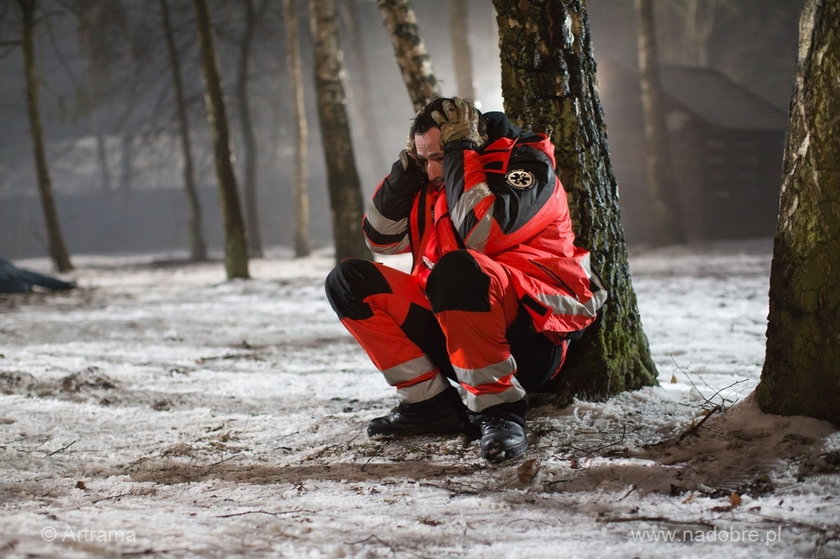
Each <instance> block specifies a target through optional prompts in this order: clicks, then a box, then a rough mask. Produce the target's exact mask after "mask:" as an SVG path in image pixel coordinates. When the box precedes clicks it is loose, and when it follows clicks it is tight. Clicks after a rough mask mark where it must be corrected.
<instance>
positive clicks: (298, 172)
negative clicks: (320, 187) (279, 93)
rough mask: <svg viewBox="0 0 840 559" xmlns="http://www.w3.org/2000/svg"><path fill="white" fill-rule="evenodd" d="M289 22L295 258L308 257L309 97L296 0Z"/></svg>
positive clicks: (289, 5) (287, 0)
mask: <svg viewBox="0 0 840 559" xmlns="http://www.w3.org/2000/svg"><path fill="white" fill-rule="evenodd" d="M283 14H284V19H285V24H286V66H287V68H288V72H289V83H290V85H291V87H292V99H293V100H294V110H293V113H294V121H295V125H294V129H295V135H294V141H295V182H294V184H293V185H292V191H293V204H294V206H293V210H292V211H293V214H294V245H295V257H297V258H303V257H304V256H309V254H310V252H311V250H310V247H309V174H308V168H307V166H308V162H309V150H308V143H309V133H308V131H307V125H306V102H305V101H306V99H305V97H304V91H303V70H302V63H301V58H300V34H299V33H298V20H297V10H296V7H295V1H294V0H283Z"/></svg>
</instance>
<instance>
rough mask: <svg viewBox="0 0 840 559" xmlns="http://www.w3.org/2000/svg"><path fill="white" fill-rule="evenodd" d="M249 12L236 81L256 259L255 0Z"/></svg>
mask: <svg viewBox="0 0 840 559" xmlns="http://www.w3.org/2000/svg"><path fill="white" fill-rule="evenodd" d="M241 3H242V7H243V9H244V11H245V21H244V23H243V31H242V39H241V40H240V42H239V71H238V76H237V80H236V90H237V100H238V107H239V122H240V123H241V126H242V143H243V148H244V150H243V151H244V154H243V158H242V159H243V165H244V169H243V171H244V173H243V177H244V179H245V180H244V181H243V185H242V193H243V194H244V198H245V223H246V226H247V229H248V248H249V249H250V254H251V256H253V257H257V258H259V257H261V256H262V255H263V249H262V236H261V235H260V218H259V209H258V207H259V204H258V202H257V140H256V138H255V135H254V125H253V123H252V121H251V107H250V100H249V98H248V79H249V77H250V71H251V45H252V44H253V42H254V41H253V39H254V27H255V26H256V25H257V13H256V10H254V4H253V0H241Z"/></svg>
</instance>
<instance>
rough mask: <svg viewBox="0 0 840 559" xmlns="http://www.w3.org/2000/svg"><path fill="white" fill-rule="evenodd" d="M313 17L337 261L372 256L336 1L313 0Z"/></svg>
mask: <svg viewBox="0 0 840 559" xmlns="http://www.w3.org/2000/svg"><path fill="white" fill-rule="evenodd" d="M309 16H310V23H311V27H312V39H313V41H315V90H316V94H317V96H318V116H319V119H320V125H321V141H322V143H323V145H324V157H325V158H326V164H327V183H328V186H329V194H330V209H331V210H332V223H333V240H334V242H335V258H336V262H338V261H340V260H342V259H344V258H367V259H370V258H372V255H371V253H370V250H368V248H367V245H366V244H365V241H364V237H363V235H362V234H361V223H362V214H363V206H362V188H361V185H360V182H359V173H358V170H357V169H356V161H355V158H354V156H353V142H352V140H351V137H350V125H349V123H348V120H347V110H346V105H347V96H346V95H345V92H344V82H343V81H342V76H343V75H344V69H343V62H342V56H341V47H340V46H339V41H338V21H337V17H336V11H335V0H309Z"/></svg>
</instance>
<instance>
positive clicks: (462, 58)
mask: <svg viewBox="0 0 840 559" xmlns="http://www.w3.org/2000/svg"><path fill="white" fill-rule="evenodd" d="M449 37H450V39H451V41H452V63H453V66H454V68H455V83H456V84H457V87H458V97H466V98H467V99H475V87H474V80H473V66H472V51H471V50H470V40H469V38H470V34H469V18H468V17H467V0H449Z"/></svg>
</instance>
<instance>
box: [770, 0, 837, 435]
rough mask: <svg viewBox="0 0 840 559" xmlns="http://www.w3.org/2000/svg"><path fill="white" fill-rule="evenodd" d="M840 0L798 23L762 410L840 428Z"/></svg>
mask: <svg viewBox="0 0 840 559" xmlns="http://www.w3.org/2000/svg"><path fill="white" fill-rule="evenodd" d="M838 72H840V0H809V1H808V3H807V4H806V5H805V8H804V10H803V13H802V19H801V22H800V38H799V58H798V62H797V71H796V81H795V85H794V92H793V98H792V100H791V104H790V120H789V124H788V134H787V145H786V147H785V155H784V171H783V177H782V193H781V202H780V206H779V225H778V229H777V231H776V240H775V245H774V249H773V265H772V268H771V273H770V314H769V319H768V320H769V322H768V327H767V352H766V359H765V362H764V368H763V370H762V372H761V382H760V383H759V385H758V388H757V390H756V393H757V397H758V402H759V405H760V406H761V409H762V410H764V411H765V412H770V413H778V414H783V415H808V416H812V417H817V418H820V419H826V420H828V421H831V422H832V423H833V424H834V425H835V426H837V427H840V318H838V317H840V291H838V289H837V286H838V285H840V202H838V200H840V129H838V127H837V115H838V114H840V87H838V81H837V76H838Z"/></svg>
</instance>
